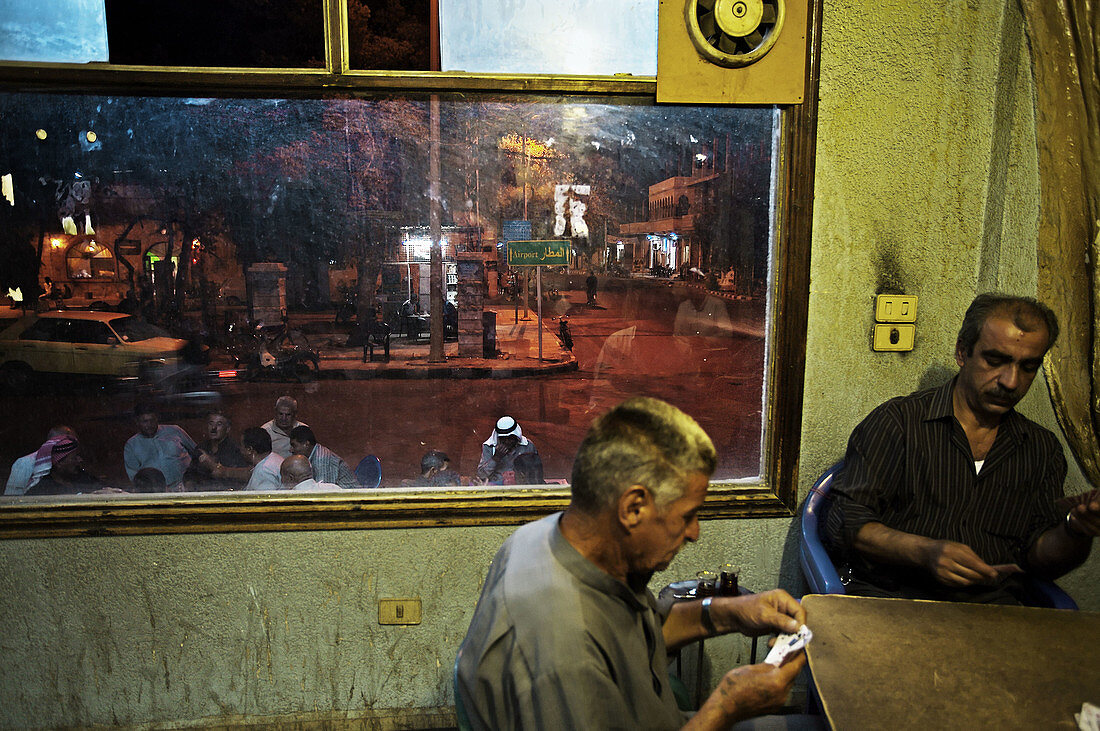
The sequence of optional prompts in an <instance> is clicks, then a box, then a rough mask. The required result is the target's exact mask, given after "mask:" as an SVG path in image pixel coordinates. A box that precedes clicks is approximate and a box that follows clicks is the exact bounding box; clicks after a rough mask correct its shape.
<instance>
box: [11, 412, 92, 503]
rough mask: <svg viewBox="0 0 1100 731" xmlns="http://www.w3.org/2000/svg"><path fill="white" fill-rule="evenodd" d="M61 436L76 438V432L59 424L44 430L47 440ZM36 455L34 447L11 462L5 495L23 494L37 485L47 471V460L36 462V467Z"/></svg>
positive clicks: (48, 465) (48, 467) (48, 466)
mask: <svg viewBox="0 0 1100 731" xmlns="http://www.w3.org/2000/svg"><path fill="white" fill-rule="evenodd" d="M61 437H72V438H73V439H76V432H75V431H73V430H72V428H71V427H68V426H64V425H61V424H59V425H58V426H55V427H52V428H51V429H50V430H49V431H48V432H46V441H47V442H49V441H50V440H52V439H59V438H61ZM37 457H38V450H37V449H36V450H35V451H33V452H31V453H30V454H26V455H23V456H22V457H20V458H19V459H17V460H15V462H13V463H12V465H11V472H10V473H9V474H8V483H7V485H6V486H5V487H4V494H5V495H23V494H24V493H26V492H27V490H28V489H30V488H32V487H34V486H35V485H37V484H38V481H39V480H41V479H42V478H43V477H45V476H46V475H47V474H48V473H49V471H50V462H49V460H45V461H43V462H42V463H41V464H38V465H37V469H36V463H37V460H36V458H37Z"/></svg>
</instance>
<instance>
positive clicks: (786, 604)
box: [711, 589, 806, 637]
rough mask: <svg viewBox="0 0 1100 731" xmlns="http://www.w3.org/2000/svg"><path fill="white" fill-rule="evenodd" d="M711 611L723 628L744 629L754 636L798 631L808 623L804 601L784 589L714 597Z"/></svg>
mask: <svg viewBox="0 0 1100 731" xmlns="http://www.w3.org/2000/svg"><path fill="white" fill-rule="evenodd" d="M711 614H712V617H713V619H714V624H715V626H717V627H718V629H719V631H720V632H740V633H742V634H745V635H748V636H750V637H757V636H759V635H766V634H770V633H772V632H797V631H798V628H799V627H801V626H802V625H803V624H805V623H806V612H805V611H804V610H803V609H802V605H801V604H799V603H798V600H797V599H795V598H794V597H792V596H791V595H790V594H788V593H787V592H785V591H783V590H782V589H772V590H771V591H765V592H763V593H761V594H746V595H744V596H738V597H728V598H727V597H714V598H713V599H711Z"/></svg>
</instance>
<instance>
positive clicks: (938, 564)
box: [852, 522, 1003, 587]
mask: <svg viewBox="0 0 1100 731" xmlns="http://www.w3.org/2000/svg"><path fill="white" fill-rule="evenodd" d="M852 547H853V548H855V549H856V550H857V551H859V552H860V553H862V554H863V555H865V556H867V557H868V558H871V559H873V560H875V561H880V562H882V563H890V564H896V565H900V566H914V567H919V568H923V569H924V570H926V571H927V572H928V573H929V574H931V575H932V578H934V579H935V580H936V581H938V582H940V583H941V584H944V585H946V586H953V587H963V586H974V585H979V584H980V585H987V586H988V585H993V584H996V583H997V582H998V581H1000V580H1001V578H1003V576H1002V574H1000V573H999V572H998V571H997V569H995V568H993V567H992V566H990V565H989V564H987V563H986V562H985V561H983V560H982V558H981V557H980V556H979V555H978V554H976V553H974V550H973V549H972V548H970V546H967V545H966V544H964V543H957V542H955V541H943V540H937V539H934V538H928V537H926V536H918V535H916V534H914V533H906V532H905V531H900V530H895V529H894V528H889V527H887V526H885V525H883V524H882V523H875V522H871V523H865V524H864V525H863V526H862V527H861V528H860V529H859V532H858V533H856V536H855V541H854V542H853V544H852Z"/></svg>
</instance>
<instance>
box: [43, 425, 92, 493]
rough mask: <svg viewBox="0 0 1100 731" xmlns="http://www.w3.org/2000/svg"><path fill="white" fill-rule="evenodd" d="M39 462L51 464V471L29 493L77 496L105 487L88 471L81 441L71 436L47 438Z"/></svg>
mask: <svg viewBox="0 0 1100 731" xmlns="http://www.w3.org/2000/svg"><path fill="white" fill-rule="evenodd" d="M35 462H36V464H38V463H41V464H49V465H50V471H49V472H48V473H46V474H45V475H43V477H42V479H40V480H39V481H38V483H37V484H35V485H34V486H33V487H31V488H30V489H29V490H27V493H26V494H27V495H76V494H78V493H88V492H95V491H96V490H98V489H100V488H102V487H103V483H102V482H100V481H99V480H98V479H96V478H95V477H94V476H92V475H90V474H88V472H87V471H85V469H84V458H83V457H82V456H81V455H80V443H79V442H77V441H76V440H75V439H73V438H72V437H70V436H63V437H58V438H57V439H51V440H49V441H47V442H46V443H45V444H43V445H42V446H41V447H40V448H39V450H38V452H37V454H36V458H35Z"/></svg>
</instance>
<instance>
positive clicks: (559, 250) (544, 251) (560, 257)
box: [508, 239, 569, 267]
mask: <svg viewBox="0 0 1100 731" xmlns="http://www.w3.org/2000/svg"><path fill="white" fill-rule="evenodd" d="M568 265H569V241H568V240H565V239H552V240H550V241H509V242H508V266H510V267H538V266H551V267H556V266H568Z"/></svg>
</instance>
